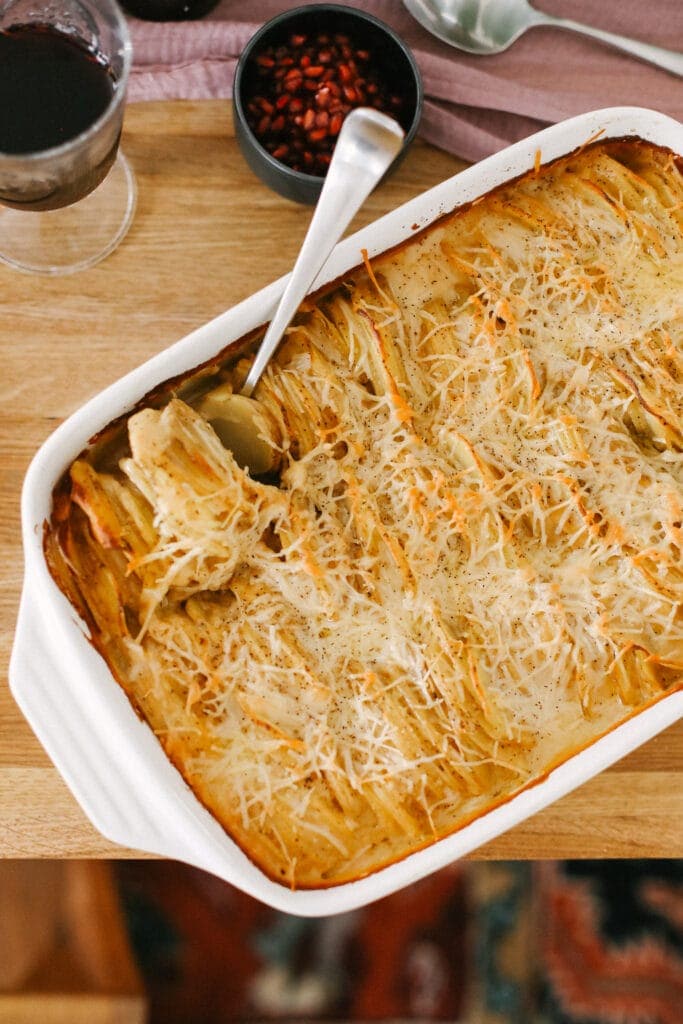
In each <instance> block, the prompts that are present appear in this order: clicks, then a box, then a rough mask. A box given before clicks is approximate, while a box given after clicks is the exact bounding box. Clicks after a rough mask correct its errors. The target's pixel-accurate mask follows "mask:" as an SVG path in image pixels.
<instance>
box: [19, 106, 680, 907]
mask: <svg viewBox="0 0 683 1024" xmlns="http://www.w3.org/2000/svg"><path fill="white" fill-rule="evenodd" d="M597 133H601V137H602V138H610V137H612V138H614V137H622V136H637V137H641V138H643V139H647V140H650V141H652V142H654V143H657V144H660V145H665V146H668V147H670V148H671V149H672V150H674V151H675V152H676V153H679V154H683V126H682V125H680V124H678V123H676V122H674V121H672V120H671V119H670V118H667V117H665V116H663V115H661V114H658V113H653V112H652V111H647V110H641V109H638V108H614V109H609V110H601V111H596V112H593V113H590V114H585V115H582V116H580V117H576V118H574V119H572V120H570V121H566V122H564V123H562V124H559V125H556V126H554V127H551V128H548V129H546V130H545V131H542V132H540V133H539V134H537V135H534V136H532V137H531V138H529V139H526V140H524V141H523V142H520V143H517V144H516V145H514V146H511V147H510V148H509V149H506V150H504V151H503V152H501V153H498V154H496V155H495V156H492V157H490V158H489V159H488V160H485V161H483V162H482V163H480V164H478V165H476V166H474V167H471V168H469V169H468V170H466V171H464V172H462V173H461V174H458V175H457V176H456V177H454V178H451V179H450V180H449V181H445V182H443V184H441V185H438V186H437V187H436V188H434V189H431V190H430V191H429V192H426V193H425V194H424V195H422V196H419V197H418V198H416V199H414V200H412V201H411V202H409V203H407V204H406V205H404V206H402V207H400V208H399V209H397V210H395V211H394V212H392V213H390V214H388V215H387V216H385V217H383V218H381V219H380V220H379V221H377V222H376V223H374V224H372V225H371V226H370V227H368V228H365V229H364V230H363V231H361V232H359V233H357V234H356V235H354V236H352V237H351V238H349V239H347V240H345V241H344V242H342V243H341V244H340V245H339V246H338V247H337V248H336V249H335V251H334V253H333V254H332V257H331V258H330V260H329V262H328V264H327V267H326V268H325V270H324V272H323V275H322V276H321V278H320V279H319V281H318V282H317V283H318V284H322V283H324V282H325V281H330V280H333V279H334V278H336V277H338V276H339V275H340V274H342V273H343V272H344V271H346V270H348V269H349V268H350V267H352V266H354V265H356V264H357V263H358V262H359V258H360V250H361V248H366V249H367V250H368V251H369V253H370V255H374V254H376V253H378V252H381V251H383V250H384V249H386V248H388V247H389V246H392V245H394V244H396V243H398V242H400V241H402V240H404V239H406V238H407V237H409V236H410V235H411V234H412V233H413V232H414V231H415V230H416V228H417V227H424V226H425V225H427V224H429V223H430V222H431V221H433V220H434V219H435V218H436V217H438V216H440V215H441V214H443V213H444V212H447V211H450V210H452V209H453V208H455V207H457V206H459V205H461V204H463V203H466V202H469V201H471V200H473V199H475V198H476V197H478V196H480V195H482V194H484V193H486V192H488V191H489V190H490V189H491V188H493V187H495V186H496V185H499V184H500V183H501V182H504V181H506V180H507V179H510V178H514V177H516V176H517V175H520V174H522V173H524V172H526V171H527V170H529V168H530V167H532V166H533V165H534V162H535V159H536V156H537V152H538V151H539V150H540V152H541V158H542V161H543V162H544V163H545V162H547V161H549V160H552V159H555V158H556V157H559V156H562V155H564V154H566V153H569V152H571V151H572V150H573V149H575V148H576V147H578V146H580V145H581V144H583V143H585V142H586V141H587V140H588V139H590V138H592V137H594V136H595V135H596V134H597ZM283 283H284V280H280V281H277V282H275V283H274V284H272V285H270V286H269V287H268V288H265V289H264V290H263V291H261V292H259V293H258V294H256V295H254V296H252V297H251V298H249V299H247V300H246V301H245V302H242V303H240V305H238V306H236V307H235V308H234V309H232V310H230V311H228V312H227V313H224V314H223V315H222V316H220V317H218V318H217V319H215V320H213V321H212V322H211V323H208V324H206V326H204V327H201V328H200V329H199V330H197V331H194V332H193V333H192V334H190V335H189V336H188V337H186V338H184V339H183V340H182V341H179V342H178V343H177V344H175V345H173V346H172V347H171V348H169V349H167V350H166V351H165V352H162V353H161V354H160V355H158V356H156V357H155V358H154V359H151V360H150V361H149V362H147V363H145V364H144V365H143V366H141V367H139V368H138V369H136V370H134V371H133V372H132V373H130V374H128V375H127V376H126V377H124V378H123V379H122V380H119V381H118V382H117V383H116V384H113V385H112V386H111V387H110V388H108V389H107V390H106V391H104V392H103V393H102V394H100V395H99V396H97V397H96V398H95V399H93V400H92V401H91V402H89V403H88V404H87V405H86V406H85V407H84V408H82V409H81V410H80V411H79V412H77V413H75V414H74V415H73V416H71V417H70V418H69V419H68V420H67V421H66V422H65V423H64V424H63V425H62V426H61V427H60V428H59V429H58V430H57V431H56V432H55V433H54V434H53V435H52V437H51V438H49V440H48V441H47V442H46V443H45V445H44V446H43V447H42V448H41V450H40V451H39V452H38V454H37V455H36V457H35V459H34V461H33V463H32V465H31V467H30V469H29V471H28V474H27V477H26V481H25V485H24V492H23V503H22V517H23V518H22V522H23V541H24V549H25V559H26V575H25V584H24V592H23V596H22V601H21V608H20V614H19V620H18V626H17V632H16V639H15V644H14V650H13V653H12V660H11V665H10V684H11V688H12V692H13V694H14V696H15V698H16V700H17V702H18V704H19V705H20V707H21V709H22V711H23V713H24V714H25V716H26V718H27V719H28V721H29V723H30V724H31V726H32V727H33V729H34V731H35V733H36V735H37V736H38V738H39V739H40V741H41V742H42V743H43V745H44V747H45V749H46V750H47V752H48V754H49V755H50V757H51V758H52V760H53V761H54V763H55V765H56V767H57V768H58V770H59V771H60V772H61V774H62V775H63V777H64V779H65V780H66V782H67V784H68V785H69V787H70V789H71V790H72V792H73V794H74V796H75V797H76V799H77V800H78V802H79V803H80V805H81V807H82V808H83V810H84V811H85V813H86V814H87V816H88V817H89V819H90V820H91V821H92V823H93V825H94V826H95V827H96V828H98V829H99V830H100V832H102V833H103V835H105V836H106V837H107V838H109V839H110V840H112V841H114V842H116V843H120V844H123V845H125V846H128V847H133V848H136V849H139V850H145V851H149V852H151V853H157V854H161V855H163V856H166V857H172V858H175V859H178V860H182V861H186V862H188V863H190V864H194V865H196V866H198V867H200V868H203V869H205V870H207V871H211V872H213V873H214V874H216V875H218V876H219V877H221V878H223V879H225V880H226V881H228V882H231V883H232V884H233V885H236V886H237V887H239V888H240V889H243V890H244V891H245V892H248V893H250V894H251V895H253V896H255V897H257V898H258V899H260V900H262V901H263V902H265V903H267V904H270V905H271V906H273V907H276V908H279V909H281V910H284V911H288V912H291V913H296V914H301V915H306V916H315V915H323V914H332V913H338V912H341V911H346V910H350V909H352V908H354V907H358V906H361V905H363V904H367V903H369V902H371V901H373V900H375V899H378V898H379V897H381V896H385V895H387V894H389V893H391V892H393V891H395V890H397V889H399V888H401V887H403V886H405V885H408V884H410V883H411V882H414V881H415V880H417V879H419V878H422V877H424V876H425V875H427V874H429V873H431V872H433V871H436V870H437V869H439V868H441V867H443V866H445V865H446V864H448V863H449V862H451V861H453V860H455V859H456V858H458V857H462V856H463V855H464V854H467V853H469V852H470V851H471V850H473V849H475V848H476V847H478V846H480V845H481V844H482V843H485V842H487V841H488V840H490V839H492V838H493V837H494V836H497V835H499V834H500V833H502V832H504V831H505V830H506V829H509V828H511V827H512V826H513V825H516V824H517V823H518V822H520V821H522V820H523V819H525V818H527V817H529V815H531V814H534V813H535V812H536V811H538V810H540V809H541V808H542V807H545V806H547V805H548V804H550V803H552V802H553V801H554V800H557V799H558V797H561V796H563V795H564V794H565V793H567V792H568V791H569V790H571V789H574V788H575V787H576V786H579V785H580V784H581V783H583V782H585V781H586V780H587V779H589V778H590V777H592V776H594V775H596V774H597V773H598V772H600V771H602V769H604V768H605V767H607V766H608V765H610V764H612V763H613V762H614V761H616V760H618V759H619V758H620V757H622V756H623V755H625V754H627V753H628V752H629V751H631V750H633V749H634V748H635V747H637V746H638V745H639V744H641V743H643V742H644V741H645V740H647V739H649V738H650V737H652V736H653V735H654V734H655V733H657V732H659V731H660V730H662V729H664V728H665V727H666V726H668V725H670V724H671V723H673V722H674V721H675V720H677V719H678V718H680V717H681V716H683V693H681V692H677V693H672V694H670V695H669V696H667V697H665V698H663V699H662V700H660V701H659V702H658V703H657V704H655V705H654V706H651V707H649V708H647V709H646V710H644V711H642V712H640V713H638V714H637V715H636V716H635V717H633V718H631V719H630V720H628V721H627V722H625V723H624V724H623V725H621V726H619V727H618V728H616V729H614V730H613V731H612V732H610V733H609V734H608V735H606V736H604V737H603V738H602V739H599V740H598V741H597V742H595V743H593V744H592V745H591V746H590V747H589V748H588V749H586V750H584V751H582V752H581V753H578V754H576V755H575V756H574V757H572V758H571V759H570V760H568V761H567V762H565V763H564V764H563V765H562V766H561V767H559V768H557V769H555V770H554V771H553V772H551V773H550V774H549V775H548V776H547V777H546V778H545V779H544V780H543V781H541V782H539V783H538V784H536V785H534V786H532V787H530V788H529V789H527V790H526V791H525V792H523V793H521V794H520V795H518V796H516V797H514V798H513V799H511V800H509V801H508V802H507V803H505V804H503V805H502V806H499V807H497V808H495V809H494V810H492V811H490V812H489V813H487V814H485V815H483V816H482V817H480V818H479V819H477V820H476V821H474V822H472V823H471V824H469V825H467V826H466V827H464V828H462V829H461V830H460V831H458V832H456V833H454V834H453V835H451V836H449V837H448V838H446V839H443V840H441V841H440V842H438V843H435V844H434V845H432V846H431V847H428V848H427V849H425V850H422V851H420V852H417V853H414V854H411V855H410V856H408V857H406V858H405V859H404V860H402V861H400V862H398V863H396V864H393V865H391V866H389V867H387V868H384V869H383V870H381V871H378V872H376V873H375V874H373V875H371V876H369V877H367V878H364V879H361V880H359V881H357V882H353V883H350V884H344V885H340V886H337V887H333V888H329V889H319V890H315V891H310V890H309V891H306V890H303V891H294V892H293V891H290V890H288V889H287V888H285V887H283V886H281V885H278V884H277V883H275V882H272V881H270V880H269V879H268V878H267V877H266V876H265V875H263V874H262V872H261V871H260V870H259V869H258V868H257V867H255V865H254V864H252V863H251V861H250V860H249V859H248V858H247V857H246V856H245V855H244V854H243V853H242V852H241V850H240V849H239V848H238V847H237V846H236V845H235V844H234V843H233V842H232V841H231V840H230V839H229V838H228V836H227V835H226V834H225V833H224V831H223V830H222V828H221V827H220V826H219V825H218V823H217V822H216V821H215V820H214V818H213V817H212V816H211V815H210V814H209V813H208V811H206V810H205V809H204V808H203V807H202V806H201V805H200V803H199V802H198V801H197V800H196V798H195V797H194V795H193V793H192V792H191V790H190V789H189V788H188V786H187V785H186V784H185V782H184V781H183V779H182V777H181V776H180V774H179V773H178V772H177V771H176V769H175V768H174V767H173V766H172V765H171V763H170V762H169V761H168V760H167V758H166V756H165V754H164V752H163V751H162V749H161V747H160V745H159V744H158V742H157V741H156V739H155V738H154V736H153V734H152V732H151V730H150V729H149V728H148V727H147V726H146V725H145V724H144V723H143V722H141V721H140V720H139V719H138V718H137V716H136V715H135V713H134V711H133V710H132V708H131V706H130V704H129V702H128V699H127V698H126V696H125V695H124V693H123V691H122V690H121V688H120V687H119V685H118V684H117V683H116V682H115V680H114V679H113V677H112V676H111V674H110V672H109V669H108V668H107V666H106V664H105V662H104V660H103V659H102V658H101V657H100V655H99V654H97V653H96V651H95V650H94V649H93V648H92V646H91V645H90V643H89V642H88V639H87V630H86V627H85V625H84V624H83V623H82V622H80V621H79V620H78V617H77V615H76V613H75V611H74V609H73V608H72V606H71V605H70V604H69V603H68V601H67V600H66V598H65V597H64V595H63V594H62V593H61V592H60V590H59V589H58V588H57V586H56V585H55V583H54V582H53V580H52V578H51V576H50V574H49V572H48V569H47V566H46V563H45V559H44V556H43V547H42V540H43V524H44V522H45V520H46V519H47V518H48V517H49V515H50V511H51V495H52V490H53V487H54V486H55V484H56V483H57V481H58V479H59V478H60V476H61V474H62V473H63V471H64V470H65V468H66V467H67V466H68V464H69V463H70V462H71V461H72V459H74V458H75V456H76V455H77V454H78V453H79V452H80V451H82V449H83V448H84V447H86V446H87V444H88V439H89V438H91V437H92V436H93V435H94V434H96V433H97V432H98V431H100V430H101V429H102V428H103V427H104V426H105V425H106V424H107V423H109V422H110V421H111V420H113V419H114V418H116V417H118V416H119V415H121V414H122V413H124V412H126V411H127V410H129V409H130V408H131V407H132V406H133V405H134V404H135V403H136V402H137V401H138V400H139V399H141V398H142V397H143V396H144V395H145V394H146V393H147V392H148V391H150V390H151V389H152V388H153V387H154V386H156V385H157V384H159V383H160V382H162V381H164V380H167V379H169V378H171V377H175V376H176V375H178V374H182V373H184V372H186V371H188V370H191V369H192V368H194V367H196V366H197V365H199V364H200V363H202V362H204V361H205V360H207V359H209V358H211V357H212V356H214V355H215V354H216V353H217V352H219V351H220V350H221V349H223V348H224V346H225V345H226V344H228V343H229V342H230V341H232V340H234V339H238V338H240V337H241V336H243V335H244V334H246V333H247V332H248V331H250V330H252V329H253V328H254V327H257V326H259V325H260V324H261V323H262V321H263V319H264V312H265V313H266V314H268V312H269V311H270V310H271V309H272V308H273V306H274V303H275V301H276V299H277V297H278V296H279V294H280V292H281V290H282V288H283Z"/></svg>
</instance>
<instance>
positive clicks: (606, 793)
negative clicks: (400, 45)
mask: <svg viewBox="0 0 683 1024" xmlns="http://www.w3.org/2000/svg"><path fill="white" fill-rule="evenodd" d="M123 146H124V149H125V152H126V154H127V155H128V157H129V159H130V160H131V162H132V164H133V166H134V169H135V172H136V174H137V179H138V185H139V202H138V209H137V213H136V217H135V222H134V224H133V226H132V228H131V230H130V233H129V234H128V236H127V238H126V239H125V241H124V243H123V245H122V246H121V247H120V248H119V249H118V251H117V252H115V253H114V254H113V255H112V256H110V257H109V258H108V259H107V260H106V261H104V262H103V263H101V264H100V265H99V266H97V267H94V268H93V269H92V270H89V271H86V272H84V273H81V274H77V275H74V276H70V277H69V276H67V277H64V278H62V279H56V280H50V279H44V278H37V277H31V276H28V275H24V274H20V273H17V272H14V271H11V270H9V269H7V268H6V267H4V266H3V265H1V264H0V295H1V296H2V298H0V311H1V315H0V346H1V349H2V373H1V381H2V383H1V384H0V388H1V389H2V412H1V414H0V448H1V455H0V460H1V461H0V473H1V474H2V476H1V480H2V487H1V488H0V573H1V580H2V585H1V587H0V659H1V664H0V673H1V674H2V685H1V686H0V854H1V855H3V856H6V857H124V856H134V855H136V854H135V851H130V850H124V849H121V848H120V847H116V846H114V845H112V844H111V843H109V842H107V841H106V840H105V839H103V838H102V837H101V836H100V835H99V834H98V833H97V832H96V831H95V830H94V828H93V827H92V826H91V825H90V824H89V823H88V821H87V820H86V819H85V817H84V815H83V813H82V812H81V810H80V809H79V807H78V806H77V804H76V803H75V801H74V799H73V798H72V797H71V795H70V793H69V791H68V790H67V788H66V786H65V785H64V783H63V782H62V781H61V779H60V777H59V775H58V774H57V772H56V771H55V769H54V768H53V767H52V765H51V763H50V761H49V760H48V758H47V756H46V754H45V753H44V752H43V750H42V748H41V747H40V745H39V744H38V742H37V740H36V739H35V738H34V736H33V734H32V733H31V731H30V729H29V727H28V726H27V724H26V723H25V722H24V720H23V718H22V716H21V714H20V713H19V711H18V709H17V708H16V706H15V704H14V702H13V700H12V697H11V695H10V693H9V690H8V688H7V685H6V678H7V664H8V661H9V655H10V650H11V645H12V636H13V630H14V624H15V619H16V610H17V605H18V600H19V593H20V587H21V580H22V558H21V545H20V533H19V494H20V489H21V483H22V479H23V476H24V472H25V470H26V467H27V465H28V463H29V460H30V459H31V456H32V455H33V453H34V452H35V451H36V449H37V448H38V447H39V446H40V444H41V443H42V441H43V440H44V439H45V438H46V437H47V436H48V434H50V433H51V432H52V430H53V429H54V428H55V427H56V426H57V424H58V423H59V422H60V421H61V420H63V419H64V418H65V417H67V416H68V415H69V414H70V413H72V412H73V411H74V410H75V409H77V408H78V407H79V406H81V405H82V404H83V403H84V402H85V401H86V399H88V398H90V397H91V396H92V395H94V394H96V393H97V392H99V391H100V390H101V389H102V388H104V387H105V386H106V385H107V384H109V383H111V382H112V381H114V380H116V379H117V378H118V377H120V376H121V375H122V374H124V373H125V372H127V371H128V370H130V369H132V368H133V367H135V366H137V365H138V364H139V363H141V362H143V361H144V360H145V359H147V358H149V357H150V356H152V355H154V354H155V353H156V352H159V351H160V350H161V349H163V348H164V347H166V346H167V345H169V344H170V343H171V342H173V341H175V340H177V339H178V338H180V337H182V336H183V335H185V334H187V333H188V332H189V331H190V330H191V329H193V328H195V327H198V326H199V325H200V324H202V323H204V322H205V321H207V320H209V319H210V318H211V317H214V316H215V315H217V314H218V313H220V312H221V311H222V310H224V309H226V308H227V307H229V306H231V305H233V304H234V303H235V302H237V301H239V300H240V299H243V298H244V297H245V296H247V295H249V294H250V293H251V292H254V291H256V290H257V289H258V288H260V287H262V286H263V285H265V284H267V283H268V282H269V281H271V280H273V279H274V278H276V277H278V276H280V275H281V274H283V273H285V272H286V271H287V270H288V269H289V267H290V266H291V263H292V260H293V258H294V256H295V254H296V251H297V249H298V246H299V244H300V241H301V239H302V238H303V234H304V231H305V227H306V224H307V221H308V213H307V211H306V209H305V208H303V207H299V206H296V205H294V204H292V203H289V202H287V201H285V200H283V199H280V198H278V197H277V196H276V195H274V194H273V193H272V192H270V191H268V190H267V189H266V188H265V186H262V185H261V184H260V182H258V181H257V180H256V179H255V178H254V177H253V176H252V174H251V173H250V171H249V170H248V168H247V167H246V165H245V163H244V161H243V160H242V157H241V155H240V153H239V152H238V150H237V146H236V143H235V141H234V138H233V133H232V122H231V117H230V110H229V105H228V104H227V103H224V102H219V101H210V102H207V101H204V102H198V103H179V102H174V103H152V104H139V105H136V106H131V107H130V108H129V110H128V112H127V116H126V129H125V135H124V141H123ZM461 167H462V164H461V163H459V162H458V161H457V160H455V159H453V158H452V157H450V156H448V155H446V154H444V153H441V152H439V151H437V150H435V149H433V148H431V147H429V146H427V145H424V144H421V143H417V144H416V145H415V146H414V147H413V149H412V151H411V152H410V154H409V155H408V157H407V159H406V161H405V162H404V164H403V165H402V167H401V168H400V170H399V171H398V172H397V173H396V174H395V175H394V176H393V177H392V178H391V179H390V180H389V181H388V182H386V183H385V184H384V185H383V186H382V187H381V188H380V189H378V190H377V191H376V192H375V194H374V195H373V196H372V197H371V198H370V200H369V201H368V203H367V204H366V207H365V209H364V210H363V212H362V213H361V214H360V215H359V217H358V218H357V221H356V222H355V224H354V225H353V226H354V227H360V226H362V225H363V224H365V223H367V222H368V221H370V220H372V219H374V218H375V217H377V216H379V215H380V214H382V213H384V212H385V211H386V210H388V209H390V208H391V207H393V206H395V205H397V204H399V203H400V202H403V201H404V200H406V199H408V198H410V197H412V196H413V195H416V194H418V193H419V192H421V191H423V190H424V189H425V188H427V187H428V186H430V185H433V184H436V183H437V182H438V181H441V180H442V179H443V178H445V177H447V176H449V175H450V174H452V173H454V172H455V171H457V170H459V169H460V168H461ZM27 216H29V215H27ZM477 856H478V857H485V858H545V857H558V858H569V857H577V858H578V857H596V858H608V857H683V723H679V724H678V725H677V726H675V727H673V728H671V729H669V730H668V731H667V732H665V733H663V734H661V735H660V736H658V737H657V738H656V739H654V740H652V741H651V742H650V743H648V744H647V745H646V746H644V747H642V748H641V749H640V750H639V751H637V752H636V753H634V754H632V755H630V756H629V757H627V758H626V759H625V760H623V761H622V762H621V763H620V764H618V765H616V766H615V767H613V768H611V769H610V770H609V771H607V772H605V773H603V774H602V775H600V776H599V777H598V778H596V779H595V780H593V781H592V782H590V783H588V784H586V785H585V786H583V787H581V788H580V789H579V790H577V791H576V792H574V793H573V794H571V795H570V796H568V797H566V798H565V799H563V800H561V801H560V802H558V803H557V804H555V805H554V806H553V807H550V808H548V809H547V810H545V811H543V812H542V813H540V814H538V815H536V816H535V817H534V818H532V819H530V820H529V821H527V822H526V823H525V824H523V825H520V826H519V827H517V828H516V829H514V830H513V831H511V832H509V833H507V834H506V835H504V836H501V837H500V838H499V839H496V840H495V841H494V842H492V843H490V844H488V846H486V847H485V848H483V849H482V850H479V851H478V853H477Z"/></svg>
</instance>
